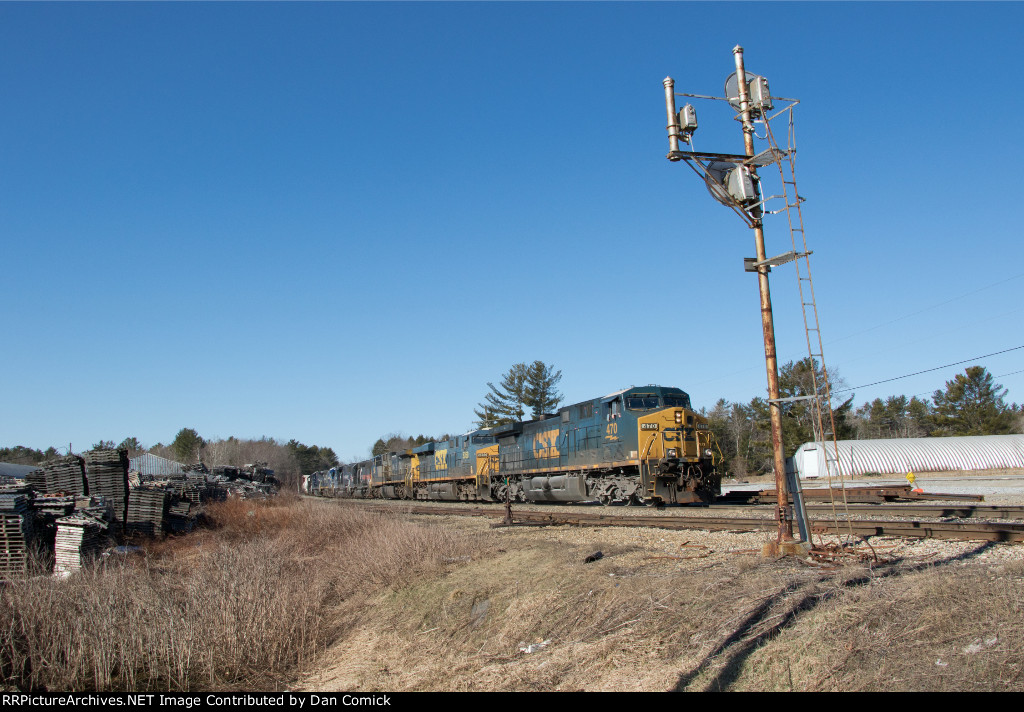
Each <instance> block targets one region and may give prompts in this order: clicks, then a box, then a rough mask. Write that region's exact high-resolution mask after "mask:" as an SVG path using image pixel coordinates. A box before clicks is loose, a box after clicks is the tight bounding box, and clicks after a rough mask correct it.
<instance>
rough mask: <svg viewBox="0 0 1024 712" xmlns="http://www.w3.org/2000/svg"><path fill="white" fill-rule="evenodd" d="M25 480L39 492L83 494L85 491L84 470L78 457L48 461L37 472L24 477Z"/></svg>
mask: <svg viewBox="0 0 1024 712" xmlns="http://www.w3.org/2000/svg"><path fill="white" fill-rule="evenodd" d="M25 479H26V481H27V482H28V483H29V484H30V485H32V486H33V487H34V488H35V489H37V490H38V491H40V492H47V493H51V494H55V493H57V492H63V493H65V494H85V491H86V490H85V469H84V468H83V467H82V458H80V457H78V455H68V456H67V457H58V458H56V459H54V460H48V461H47V462H44V463H43V464H42V465H41V466H40V468H39V469H38V470H36V471H35V472H30V473H29V474H28V475H26V477H25Z"/></svg>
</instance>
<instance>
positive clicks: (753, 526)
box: [369, 504, 1024, 543]
mask: <svg viewBox="0 0 1024 712" xmlns="http://www.w3.org/2000/svg"><path fill="white" fill-rule="evenodd" d="M925 506H926V507H928V508H929V509H938V508H935V507H931V506H928V505H925ZM920 507H921V506H920V505H905V509H911V508H913V509H915V510H916V509H918V508H920ZM369 508H370V509H372V510H374V511H382V512H392V513H394V512H403V513H409V514H432V515H449V516H452V515H454V516H477V517H480V516H483V517H490V518H493V519H503V518H504V517H505V511H504V509H503V508H501V507H444V506H436V505H433V506H431V505H420V504H415V505H405V506H399V507H395V506H383V507H382V506H380V505H370V506H369ZM942 509H943V511H947V510H949V509H957V507H948V506H947V507H944V508H942ZM960 509H964V508H960ZM966 509H970V507H967V508H966ZM1001 509H1006V508H1001ZM683 511H685V510H672V513H671V514H660V515H616V514H597V513H592V512H573V513H567V512H564V511H562V512H542V511H536V510H523V509H515V510H514V511H513V521H512V526H517V525H518V526H558V525H563V526H564V525H568V526H590V527H601V526H604V527H622V526H630V527H653V528H660V529H707V530H711V531H774V530H775V529H776V527H777V526H778V524H777V523H776V521H775V520H774V519H773V518H769V517H716V516H706V515H701V516H694V515H687V514H683V513H680V514H676V512H683ZM705 511H706V510H705ZM811 529H812V531H813V532H814V533H816V534H839V535H844V534H849V533H851V532H852V533H853V534H854V535H855V536H861V537H872V536H899V537H909V538H915V539H922V538H929V539H959V540H969V541H1000V542H1013V543H1020V542H1024V522H1010V523H1007V522H990V521H971V522H948V521H946V522H938V521H921V520H915V519H909V520H907V519H901V520H881V519H849V520H847V519H840V520H839V522H838V529H837V527H836V522H835V521H831V520H826V519H824V518H822V519H813V520H812V522H811Z"/></svg>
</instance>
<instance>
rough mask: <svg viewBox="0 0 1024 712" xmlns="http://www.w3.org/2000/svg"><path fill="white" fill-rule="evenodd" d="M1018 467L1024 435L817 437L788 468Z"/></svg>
mask: <svg viewBox="0 0 1024 712" xmlns="http://www.w3.org/2000/svg"><path fill="white" fill-rule="evenodd" d="M826 463H827V467H828V469H827V470H826ZM1012 468H1024V435H970V436H964V437H955V438H894V439H887V440H840V441H839V442H838V443H835V444H833V443H832V442H831V441H827V442H825V443H820V442H818V443H813V442H811V443H804V444H803V445H801V446H800V447H799V448H797V451H796V453H794V454H793V457H791V458H789V459H788V460H787V461H786V469H787V470H789V471H792V470H793V469H795V470H796V471H797V472H798V473H799V475H800V477H825V476H826V475H827V474H829V473H831V475H832V476H833V477H836V476H838V475H839V474H840V472H841V473H842V474H843V476H844V477H851V476H853V477H856V476H859V475H865V474H868V473H878V474H882V475H897V474H898V475H902V474H906V473H907V472H915V473H916V472H948V471H952V472H957V471H971V470H1003V469H1012Z"/></svg>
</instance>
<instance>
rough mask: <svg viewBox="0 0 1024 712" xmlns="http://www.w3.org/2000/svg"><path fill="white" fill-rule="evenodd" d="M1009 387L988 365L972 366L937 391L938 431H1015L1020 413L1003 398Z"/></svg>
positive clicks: (933, 399) (960, 432)
mask: <svg viewBox="0 0 1024 712" xmlns="http://www.w3.org/2000/svg"><path fill="white" fill-rule="evenodd" d="M1006 393H1007V391H1006V389H1005V388H1003V387H1002V386H1001V385H1000V384H998V383H993V382H992V374H991V373H989V372H988V370H987V369H986V368H985V367H984V366H970V367H969V368H967V369H966V370H965V371H964V373H962V374H960V373H958V374H957V375H956V376H955V377H954V378H953V380H952V381H946V390H945V391H935V393H934V395H933V396H932V401H933V402H934V403H935V407H934V410H933V420H934V423H935V427H936V430H937V432H936V434H938V435H1002V434H1007V433H1012V432H1014V426H1015V425H1016V422H1015V421H1016V416H1015V413H1014V411H1013V409H1012V408H1011V407H1010V406H1008V405H1006V401H1005V400H1003V399H1004V398H1005V397H1006Z"/></svg>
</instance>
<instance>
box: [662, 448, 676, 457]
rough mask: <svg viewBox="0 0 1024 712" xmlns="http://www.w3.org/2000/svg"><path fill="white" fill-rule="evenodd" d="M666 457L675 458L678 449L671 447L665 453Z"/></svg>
mask: <svg viewBox="0 0 1024 712" xmlns="http://www.w3.org/2000/svg"><path fill="white" fill-rule="evenodd" d="M665 456H666V457H675V456H676V449H675V448H674V447H670V448H669V449H668V451H667V452H666V453H665Z"/></svg>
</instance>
